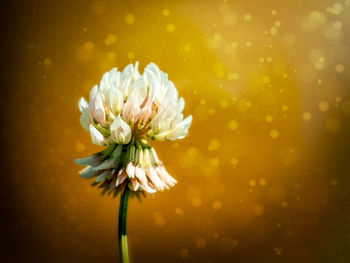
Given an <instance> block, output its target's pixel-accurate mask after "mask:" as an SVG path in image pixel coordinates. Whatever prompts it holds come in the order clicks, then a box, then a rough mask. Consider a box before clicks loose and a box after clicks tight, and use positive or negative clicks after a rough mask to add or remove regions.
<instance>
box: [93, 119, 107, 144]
mask: <svg viewBox="0 0 350 263" xmlns="http://www.w3.org/2000/svg"><path fill="white" fill-rule="evenodd" d="M89 130H90V135H91V140H92V143H93V144H96V145H99V146H103V145H106V143H105V139H104V137H103V135H102V134H101V133H100V132H99V131H98V130H97V129H96V128H95V126H93V125H92V124H90V126H89Z"/></svg>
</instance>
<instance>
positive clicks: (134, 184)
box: [131, 178, 140, 191]
mask: <svg viewBox="0 0 350 263" xmlns="http://www.w3.org/2000/svg"><path fill="white" fill-rule="evenodd" d="M131 185H132V190H134V191H137V190H138V189H139V186H140V184H139V183H138V181H137V179H136V178H133V179H131Z"/></svg>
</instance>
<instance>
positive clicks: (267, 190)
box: [1, 0, 350, 263]
mask: <svg viewBox="0 0 350 263" xmlns="http://www.w3.org/2000/svg"><path fill="white" fill-rule="evenodd" d="M349 17H350V1H349V0H347V1H343V0H342V1H316V0H313V1H299V0H298V1H289V0H288V1H272V0H267V1H247V0H246V1H233V0H227V1H209V0H208V1H112V0H92V1H41V0H40V1H23V2H22V3H21V2H19V1H17V3H11V4H9V6H8V11H7V12H4V15H3V16H2V18H3V21H4V22H5V24H6V25H7V27H8V28H7V30H6V41H5V43H7V44H6V45H5V46H4V48H3V50H2V51H3V52H4V54H6V56H7V58H8V60H4V61H2V63H3V64H4V65H3V66H5V68H6V70H5V71H3V73H2V75H3V77H4V79H5V84H6V85H5V86H3V87H2V89H3V90H5V91H4V92H3V99H4V101H3V103H2V106H1V107H2V108H3V109H2V144H3V145H4V147H3V149H4V150H6V153H5V154H4V157H3V158H2V159H3V162H4V167H5V169H4V174H3V178H5V179H4V180H3V182H4V184H3V185H4V186H5V187H3V188H4V190H2V192H1V193H2V197H3V198H2V199H3V200H2V202H1V203H2V205H3V207H5V208H7V209H8V210H4V211H7V212H4V214H5V213H6V219H8V221H7V222H6V223H4V226H5V227H6V229H7V231H6V233H7V237H8V239H7V244H8V249H7V251H6V252H5V253H3V255H4V257H5V259H7V258H8V261H9V262H22V261H23V262H24V261H25V262H117V260H118V251H117V213H118V205H119V199H112V198H111V197H108V196H101V195H100V191H99V190H97V189H96V188H92V187H91V186H90V183H91V182H90V181H86V180H84V179H82V178H80V177H79V175H78V170H79V169H80V168H81V167H79V166H78V165H76V164H75V163H74V162H73V160H74V159H75V158H81V157H86V156H89V155H91V154H92V153H94V152H97V151H100V150H101V148H99V147H96V146H93V145H92V143H91V141H90V135H89V134H88V133H87V132H85V131H84V130H83V128H82V127H81V126H80V124H79V115H80V113H79V110H78V100H79V98H80V97H81V96H85V97H88V93H89V90H90V88H91V87H92V86H93V85H94V84H96V83H98V82H99V80H100V78H101V77H102V74H103V73H104V72H105V71H107V70H110V69H111V68H112V67H118V68H119V69H120V70H121V69H123V68H124V67H125V66H126V65H127V64H128V63H133V62H135V61H139V62H140V71H141V72H142V71H143V68H144V67H145V66H146V65H147V64H148V63H149V62H154V63H156V64H157V65H158V66H159V67H160V69H161V70H163V71H165V72H167V73H168V74H169V78H170V79H171V80H172V81H173V82H174V83H175V85H176V87H177V88H178V90H179V93H180V95H181V96H183V97H184V98H185V101H186V107H185V115H188V114H192V115H193V124H192V127H191V129H190V136H189V137H188V138H186V139H184V140H182V141H176V142H165V143H153V145H154V146H155V147H156V149H157V152H158V155H159V156H160V158H161V159H162V160H163V161H164V163H165V165H166V167H167V169H168V170H169V172H170V173H171V174H172V175H173V176H174V177H175V178H176V179H177V180H178V182H179V183H178V184H177V185H176V187H174V188H173V189H171V190H169V191H165V192H164V193H157V194H156V195H154V196H148V197H147V198H146V199H144V200H143V201H142V203H140V202H139V201H138V200H136V199H133V200H131V201H130V203H129V204H130V206H129V216H128V234H129V245H130V252H131V255H132V259H133V262H300V263H301V262H347V261H348V260H349V257H350V252H349V251H350V250H349V249H350V247H349V246H350V202H349V187H350V180H349V175H350V174H349V171H350V166H349V163H350V162H349V161H350V159H349V158H350V157H349V156H350V140H349V134H350V133H349V132H350V125H349V124H350V122H349V117H350V98H349V84H350V79H349V74H348V70H349V36H350V32H349V27H350V20H349ZM4 152H5V151H4Z"/></svg>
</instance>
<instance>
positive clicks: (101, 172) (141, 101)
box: [75, 62, 192, 262]
mask: <svg viewBox="0 0 350 263" xmlns="http://www.w3.org/2000/svg"><path fill="white" fill-rule="evenodd" d="M184 106H185V101H184V99H183V98H181V97H180V98H179V95H178V91H177V89H176V87H175V85H174V84H173V82H172V81H170V80H169V79H168V75H167V74H166V73H164V72H162V71H161V70H160V69H159V68H158V67H157V66H156V65H155V64H153V63H150V64H149V65H147V66H146V68H145V70H144V72H143V74H142V75H141V74H140V73H139V71H138V62H136V63H135V65H133V64H129V65H128V66H126V67H125V69H124V70H123V71H122V72H119V71H118V70H117V68H113V69H112V70H110V71H109V72H106V73H105V74H104V75H103V77H102V79H101V82H100V84H99V85H95V86H94V87H93V88H92V89H91V91H90V98H89V102H87V101H86V100H85V99H84V98H81V99H80V101H79V109H80V111H81V117H80V122H81V125H82V126H83V128H84V129H85V130H87V131H89V132H90V135H91V140H92V143H94V144H96V145H99V146H107V147H106V149H104V150H103V151H101V152H99V153H97V154H94V155H92V156H90V157H87V158H83V159H76V160H75V161H76V163H78V164H80V165H85V166H86V167H85V168H84V169H83V170H81V171H80V176H81V177H83V178H86V179H90V178H95V180H94V183H93V185H99V186H100V187H101V188H103V189H104V192H109V193H113V194H114V196H116V195H117V194H118V193H119V192H121V193H122V197H121V205H120V213H119V225H120V228H119V234H120V235H119V237H120V240H119V241H120V242H119V243H120V244H121V247H120V249H121V251H120V252H121V253H120V254H121V260H122V262H128V254H127V249H126V250H125V245H126V211H127V210H126V208H127V201H128V194H129V191H131V192H133V193H134V194H136V195H139V194H140V193H144V192H148V193H155V192H157V191H163V190H164V189H168V188H169V187H172V186H174V185H175V184H176V182H177V181H176V180H175V179H174V178H173V177H172V176H171V175H170V174H169V173H168V172H167V170H166V169H165V167H164V165H163V163H162V161H161V160H160V159H159V158H158V156H157V153H156V151H155V149H154V148H153V147H152V146H151V145H150V144H149V143H148V142H147V139H151V140H156V141H166V140H170V141H174V140H177V139H183V138H184V137H186V135H187V134H188V129H189V127H190V126H191V123H192V116H188V117H186V118H184V116H183V113H182V112H183V109H184ZM124 217H125V218H124ZM123 224H125V225H123ZM123 238H124V239H125V240H124V241H123ZM123 244H124V245H123Z"/></svg>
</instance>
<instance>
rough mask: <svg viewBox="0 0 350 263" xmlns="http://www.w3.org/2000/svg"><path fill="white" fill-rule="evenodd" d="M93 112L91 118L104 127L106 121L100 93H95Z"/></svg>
mask: <svg viewBox="0 0 350 263" xmlns="http://www.w3.org/2000/svg"><path fill="white" fill-rule="evenodd" d="M94 106H95V107H94V110H93V112H92V116H93V117H94V118H95V120H96V121H97V122H99V123H100V124H102V125H104V124H105V121H106V112H105V106H104V103H103V99H102V94H101V92H97V94H96V97H95V102H94Z"/></svg>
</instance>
